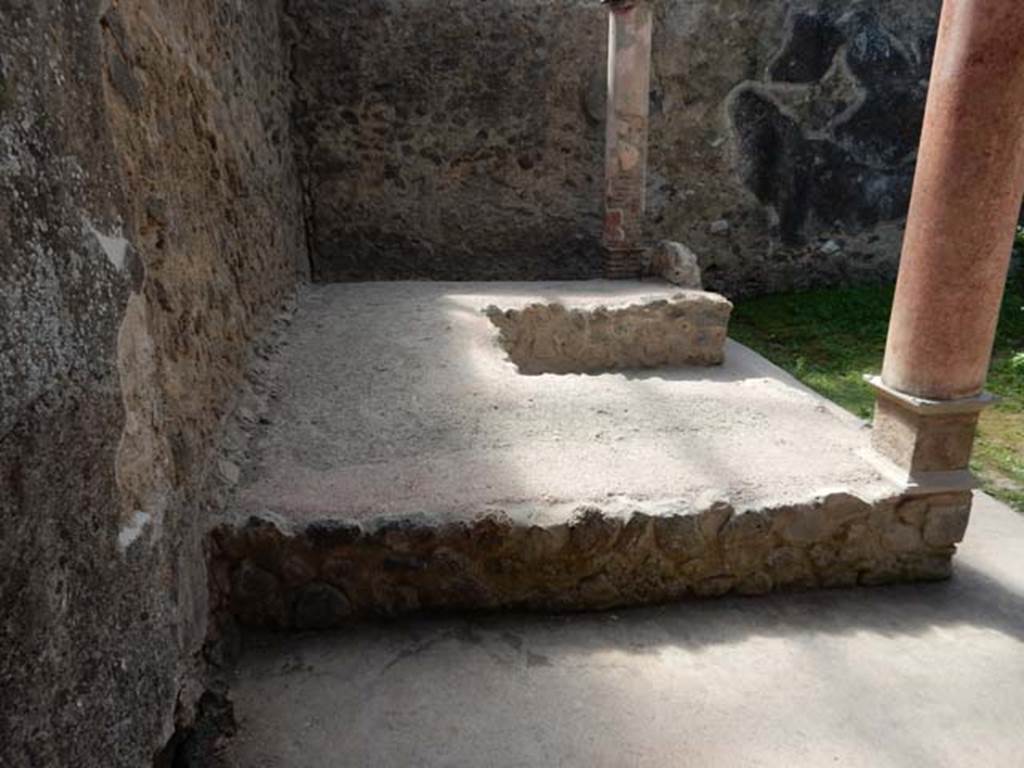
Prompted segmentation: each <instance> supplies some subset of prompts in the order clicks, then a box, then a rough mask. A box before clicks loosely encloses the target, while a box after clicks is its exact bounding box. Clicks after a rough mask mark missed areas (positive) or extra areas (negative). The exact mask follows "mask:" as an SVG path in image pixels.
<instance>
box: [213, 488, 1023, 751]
mask: <svg viewBox="0 0 1024 768" xmlns="http://www.w3.org/2000/svg"><path fill="white" fill-rule="evenodd" d="M232 696H233V699H234V702H235V707H236V713H237V716H238V718H239V720H240V732H239V734H238V736H237V737H236V738H235V740H234V741H233V742H232V743H231V745H230V748H229V751H230V758H231V759H232V760H233V761H234V763H235V764H237V765H239V766H246V767H247V768H248V767H252V768H257V767H260V768H299V767H300V766H301V767H302V768H321V767H326V766H474V767H478V766H480V767H482V766H503V767H504V766H871V767H872V768H876V767H881V766H986V768H996V767H1001V766H1007V767H1016V766H1022V765H1024V517H1021V516H1020V515H1018V514H1016V513H1014V512H1013V511H1011V510H1009V509H1008V508H1006V507H1005V506H1003V505H1001V504H999V503H997V502H995V501H993V500H992V499H990V498H988V497H986V496H983V495H978V496H977V497H976V503H975V510H974V514H973V519H972V522H971V526H970V529H969V531H968V534H967V538H966V541H965V542H964V544H963V547H962V549H961V550H960V554H959V555H958V557H957V567H956V575H955V577H954V578H953V579H952V580H951V581H948V582H944V583H939V584H928V585H914V586H899V587H887V588H874V589H857V590H842V591H820V592H811V593H801V594H784V595H773V596H769V597H758V598H747V599H720V600H715V601H708V602H687V603H682V604H677V605H671V606H663V607H660V608H649V609H638V610H631V611H620V612H616V613H606V614H589V615H575V616H558V617H550V616H549V617H542V616H492V617H476V618H448V619H434V620H420V621H407V622H400V623H394V624H381V625H367V626H360V627H357V628H353V629H351V630H346V631H339V632H336V633H326V634H318V635H317V634H309V635H277V636H260V637H254V638H249V640H248V648H247V651H246V653H245V655H244V657H243V660H242V662H241V664H240V666H239V668H238V670H237V678H236V680H235V682H234V687H233V693H232Z"/></svg>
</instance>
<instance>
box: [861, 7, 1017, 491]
mask: <svg viewBox="0 0 1024 768" xmlns="http://www.w3.org/2000/svg"><path fill="white" fill-rule="evenodd" d="M1022 193H1024V2H1021V0H945V2H944V3H943V8H942V18H941V21H940V23H939V35H938V42H937V46H936V50H935V60H934V64H933V66H932V75H931V81H930V85H929V90H928V103H927V108H926V111H925V120H924V129H923V133H922V136H921V146H920V150H919V152H918V161H917V173H916V176H915V178H914V189H913V195H912V198H911V203H910V212H909V215H908V219H907V229H906V234H905V237H904V242H903V254H902V259H901V261H900V271H899V279H898V281H897V284H896V296H895V300H894V303H893V309H892V317H891V320H890V324H889V338H888V342H887V345H886V351H885V362H884V365H883V368H882V376H881V379H880V380H878V379H875V380H874V381H873V383H874V384H875V386H876V389H877V390H878V400H877V406H876V413H875V428H874V431H873V441H874V444H875V447H876V448H877V449H878V450H880V451H881V452H882V453H884V454H886V455H887V456H889V458H892V459H894V460H896V461H897V463H899V464H901V465H902V466H903V467H905V468H906V469H907V470H908V471H910V472H911V474H914V473H920V472H950V471H956V470H966V468H967V465H968V461H969V459H970V452H971V446H972V443H973V439H974V430H975V426H976V424H977V420H978V413H979V412H980V410H981V409H982V408H983V407H984V406H985V405H986V404H988V403H989V402H991V398H989V397H987V396H986V395H984V394H983V393H982V387H983V386H984V383H985V377H986V373H987V370H988V364H989V359H990V356H991V354H992V343H993V340H994V337H995V329H996V322H997V320H998V314H999V304H1000V301H1001V299H1002V294H1003V289H1004V286H1005V283H1006V273H1007V267H1008V264H1009V256H1010V249H1011V246H1012V240H1013V232H1014V225H1015V223H1016V221H1017V216H1018V213H1019V210H1020V204H1021V196H1022Z"/></svg>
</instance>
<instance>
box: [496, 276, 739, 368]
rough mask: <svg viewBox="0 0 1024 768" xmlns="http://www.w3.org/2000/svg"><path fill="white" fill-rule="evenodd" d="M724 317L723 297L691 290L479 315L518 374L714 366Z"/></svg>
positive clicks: (728, 307) (721, 352)
mask: <svg viewBox="0 0 1024 768" xmlns="http://www.w3.org/2000/svg"><path fill="white" fill-rule="evenodd" d="M731 313H732V304H731V303H730V302H729V301H727V300H726V299H725V298H724V297H722V296H719V295H718V294H717V293H708V292H705V291H694V290H679V291H678V292H676V293H673V294H672V295H671V296H669V297H668V298H658V299H651V300H647V301H641V302H637V303H629V304H625V305H623V306H607V305H605V304H599V305H597V306H593V304H592V303H590V302H587V303H582V304H580V303H573V302H549V303H542V302H537V303H533V304H529V305H527V306H525V307H523V308H521V309H505V308H503V307H501V306H496V305H491V306H490V307H488V308H487V309H486V314H487V316H488V317H489V318H490V319H491V322H492V323H494V325H496V326H497V327H498V329H499V331H500V334H499V337H498V340H499V343H500V344H501V346H502V347H503V348H504V349H505V351H506V352H508V356H509V359H510V360H511V361H512V362H513V363H515V364H516V367H517V368H518V369H519V372H520V373H524V374H540V373H597V372H602V371H616V370H628V369H646V368H661V367H666V366H681V365H721V363H722V360H723V359H724V357H725V339H726V336H727V334H728V330H729V316H730V314H731Z"/></svg>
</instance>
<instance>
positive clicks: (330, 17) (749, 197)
mask: <svg viewBox="0 0 1024 768" xmlns="http://www.w3.org/2000/svg"><path fill="white" fill-rule="evenodd" d="M652 5H653V13H654V19H653V40H652V46H651V49H652V50H651V83H650V90H649V94H650V106H649V127H648V130H649V142H648V153H647V179H646V184H645V191H646V212H647V213H646V222H647V231H646V237H647V238H649V239H650V240H652V241H656V240H660V239H669V240H675V241H679V242H684V243H686V244H687V245H688V246H690V247H691V248H693V249H694V251H696V252H697V253H698V254H699V255H700V259H701V263H700V266H701V269H702V271H703V272H704V281H705V286H706V287H707V288H710V289H712V290H716V291H720V292H723V293H725V294H727V295H729V296H730V297H736V296H740V295H743V294H755V293H760V292H771V291H779V290H791V289H799V288H805V287H810V286H813V285H821V284H836V283H843V282H854V281H865V280H867V281H871V280H879V279H889V278H892V277H893V276H894V275H895V271H896V263H897V256H898V254H899V244H900V241H901V239H902V234H903V233H902V221H903V218H904V216H905V213H906V208H907V203H908V200H909V195H910V186H911V179H912V177H913V171H914V161H915V157H916V149H917V142H918V135H919V131H920V126H921V118H922V114H923V112H924V96H925V90H926V86H927V81H928V74H929V68H930V62H931V55H932V48H933V46H934V40H935V29H936V22H937V19H938V12H939V8H940V6H941V0H849V2H835V1H834V0H786V1H785V2H783V1H782V0H717V1H716V2H713V3H711V2H693V0H659V2H657V3H653V4H652ZM288 7H289V12H290V20H291V23H290V25H289V28H290V30H291V33H290V42H291V44H292V46H293V47H292V50H293V59H294V81H295V83H296V88H297V101H296V107H295V117H296V130H297V132H298V136H299V138H300V142H301V147H302V152H301V157H302V166H303V170H304V175H305V181H306V186H307V191H308V194H309V200H310V203H311V206H312V210H311V225H312V226H311V233H312V243H313V250H314V253H315V257H314V266H315V270H316V274H317V276H318V277H319V279H321V280H325V281H330V280H354V279H380V278H390V279H413V278H433V279H442V280H467V279H469V280H472V279H476V280H492V279H505V280H537V279H548V280H552V279H576V278H594V277H598V276H600V275H601V274H602V264H601V243H600V237H601V234H602V230H603V222H604V220H603V214H604V211H603V210H602V207H603V205H602V198H603V196H604V176H605V169H604V148H605V122H606V118H605V113H606V96H607V87H606V81H607V69H608V67H607V46H608V31H607V30H608V18H607V17H608V11H607V10H606V7H605V6H603V5H601V4H600V3H598V2H596V0H566V1H565V2H558V3H552V2H550V0H517V2H515V3H501V2H497V3H496V2H480V1H479V0H431V1H430V2H427V1H426V0H381V1H380V2H373V3H370V2H365V1H364V0H352V2H344V3H343V2H327V1H326V0H290V2H289V4H288Z"/></svg>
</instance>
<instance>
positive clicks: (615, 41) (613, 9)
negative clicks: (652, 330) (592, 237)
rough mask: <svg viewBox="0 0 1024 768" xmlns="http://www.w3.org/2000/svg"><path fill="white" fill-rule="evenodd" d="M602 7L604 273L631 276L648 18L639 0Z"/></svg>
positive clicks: (638, 229)
mask: <svg viewBox="0 0 1024 768" xmlns="http://www.w3.org/2000/svg"><path fill="white" fill-rule="evenodd" d="M608 9H609V14H608V104H607V125H606V127H605V137H606V138H605V199H604V234H603V237H602V243H603V245H604V249H605V274H606V276H607V277H636V276H637V275H639V274H640V255H641V253H642V251H643V248H644V185H645V183H646V177H647V120H648V106H649V104H648V102H649V91H650V82H651V22H652V19H653V14H652V12H651V7H650V5H649V4H648V3H647V2H646V1H645V0H636V1H634V0H611V2H609V3H608Z"/></svg>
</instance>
